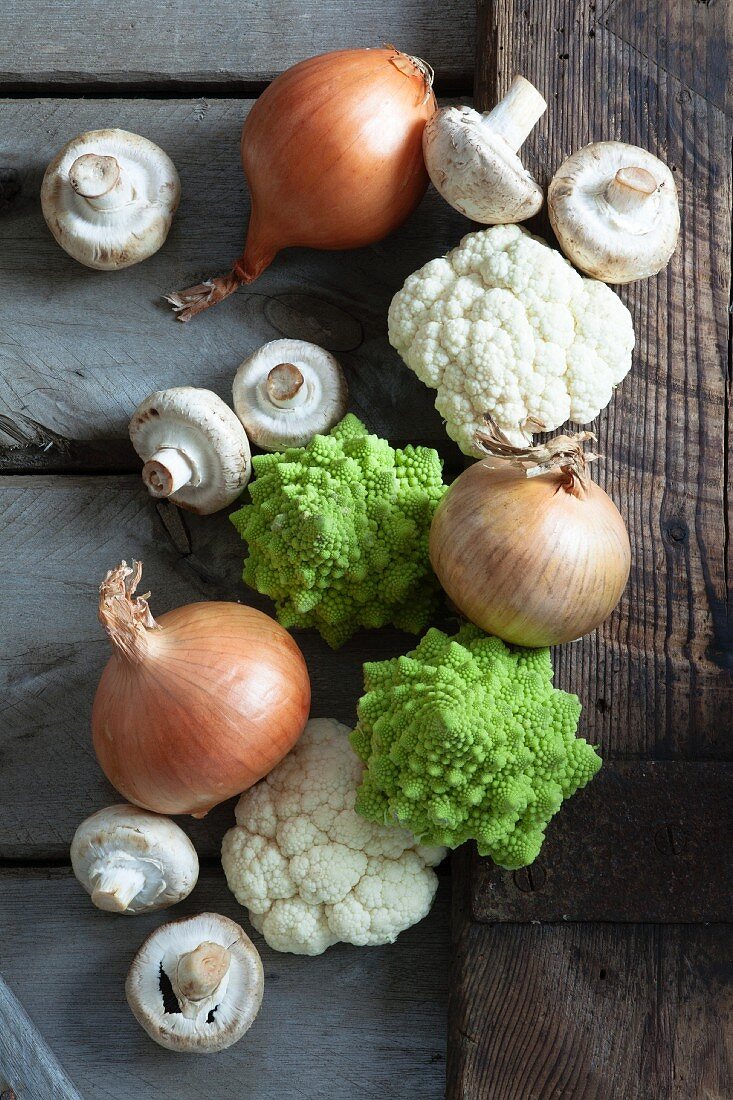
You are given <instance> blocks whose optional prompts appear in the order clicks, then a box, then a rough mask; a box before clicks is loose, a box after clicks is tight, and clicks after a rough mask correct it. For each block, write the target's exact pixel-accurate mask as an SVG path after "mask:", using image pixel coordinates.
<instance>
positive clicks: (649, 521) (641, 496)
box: [476, 0, 733, 759]
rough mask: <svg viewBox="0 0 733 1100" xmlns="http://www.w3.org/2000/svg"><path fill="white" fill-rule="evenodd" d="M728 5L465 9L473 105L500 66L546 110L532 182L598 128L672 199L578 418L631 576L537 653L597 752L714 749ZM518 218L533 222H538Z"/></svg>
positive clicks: (725, 402)
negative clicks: (640, 154)
mask: <svg viewBox="0 0 733 1100" xmlns="http://www.w3.org/2000/svg"><path fill="white" fill-rule="evenodd" d="M732 11H733V9H731V7H730V5H727V4H725V3H724V2H723V3H720V2H717V0H715V2H713V3H711V4H708V5H704V4H694V3H683V2H682V0H674V2H672V3H666V2H665V3H662V2H661V0H660V2H659V3H652V4H651V5H650V4H648V3H646V0H643V2H642V0H614V2H613V3H610V4H609V3H605V4H603V3H601V4H598V5H597V6H596V4H595V3H593V2H591V0H583V2H582V3H574V2H573V3H571V2H570V0H550V2H549V3H547V4H543V5H526V4H522V3H519V2H515V0H482V2H481V3H480V4H479V30H478V37H479V42H480V46H479V49H478V54H477V57H478V68H477V84H476V93H477V101H478V102H479V103H481V104H482V105H483V106H487V105H488V104H489V103H493V102H494V100H495V97H496V95H497V92H498V91H503V90H504V89H505V88H506V87H507V85H508V83H509V80H510V78H511V75H512V74H513V73H515V72H517V71H519V72H522V73H524V75H525V76H527V77H528V78H529V79H530V80H532V81H533V82H534V83H535V84H536V85H537V87H538V88H539V89H540V90H541V91H542V93H543V94H544V95H545V97H546V99H547V101H548V103H549V105H550V106H549V109H548V111H547V113H546V114H545V116H544V117H543V118H542V119H541V120H540V122H539V124H538V126H537V128H536V130H535V131H534V132H533V134H532V135H531V136H530V138H529V140H528V142H527V144H526V146H525V147H524V149H523V158H524V160H525V163H526V164H527V165H528V167H529V168H530V169H531V170H532V171H533V172H535V173H536V174H537V176H538V178H539V179H540V180H541V181H542V182H543V183H546V182H547V181H548V179H549V178H550V176H551V175H552V174H553V173H554V171H555V170H556V169H557V167H558V166H559V164H560V163H561V161H562V159H563V157H565V156H566V155H567V154H569V153H570V152H572V151H573V150H574V149H577V148H579V147H580V146H582V145H584V144H586V143H587V142H589V141H592V140H600V139H603V138H616V139H620V140H623V141H629V142H632V143H634V144H638V145H641V146H644V147H645V148H648V149H651V151H652V152H654V153H657V154H658V155H659V156H661V157H662V158H663V159H664V160H665V161H666V162H667V163H668V164H669V165H670V167H671V169H672V171H673V173H674V175H675V179H676V181H677V186H678V189H679V194H680V201H681V208H682V235H681V240H680V244H679V246H678V249H677V252H676V253H675V255H674V257H673V259H672V262H671V264H670V266H669V267H668V268H667V270H666V271H664V272H662V274H660V275H659V276H657V277H656V278H653V279H648V280H643V281H641V282H638V283H632V284H630V285H629V286H627V287H622V288H621V289H620V291H619V293H620V295H621V297H622V298H623V300H624V301H625V302H626V304H627V305H628V306H629V309H630V310H631V313H632V316H633V318H634V325H635V329H636V334H637V350H636V352H635V354H634V365H633V367H632V370H631V373H630V374H629V375H628V377H627V378H626V380H625V381H624V382H623V383H622V385H621V386H620V387H619V389H618V390H617V392H616V394H615V396H614V399H613V401H612V402H611V404H610V406H609V407H608V409H606V410H605V411H604V412H603V413H602V414H601V415H600V417H599V418H598V422H597V426H596V427H597V431H598V437H599V450H600V451H601V453H602V454H603V455H604V460H603V462H601V463H598V467H597V470H596V471H595V476H596V477H597V478H598V479H599V481H600V482H601V484H602V485H603V486H604V488H606V489H607V491H608V492H609V493H610V494H611V496H612V497H613V499H614V500H615V501H616V503H617V504H618V506H619V508H620V510H621V512H622V514H623V515H624V517H625V519H626V521H627V523H628V526H629V531H630V535H631V543H632V558H633V565H632V573H631V579H630V582H629V586H628V588H627V591H626V593H625V595H624V597H623V599H622V602H621V605H620V607H619V609H618V611H617V612H616V613H615V614H614V615H613V616H612V617H611V619H610V620H609V621H608V622H607V623H606V624H605V626H604V627H603V628H602V629H601V630H599V631H597V632H595V633H594V634H592V635H590V636H589V637H587V638H585V639H584V640H583V641H581V642H576V643H574V644H572V645H569V646H565V647H563V648H562V649H560V650H558V652H557V653H556V658H555V659H556V666H557V669H558V672H559V681H560V683H561V685H562V686H563V687H565V688H567V689H568V690H571V691H575V692H577V693H578V694H579V695H580V696H581V701H582V702H583V704H584V708H585V714H584V719H583V723H584V730H585V731H586V735H587V736H589V738H590V739H591V740H593V741H595V742H598V743H599V744H600V745H601V747H602V750H603V751H604V752H605V753H609V752H610V753H611V754H612V755H613V756H615V757H655V756H656V757H688V758H691V759H694V758H696V757H698V756H701V757H706V756H708V754H710V752H711V751H713V752H714V753H715V755H724V754H725V753H728V754H730V749H731V742H730V738H729V737H728V730H729V728H730V726H731V725H732V724H733V676H732V673H733V625H732V624H731V618H730V611H731V602H732V601H731V583H732V582H733V570H732V569H731V545H730V539H729V537H728V532H729V529H730V520H731V498H730V469H729V464H728V456H729V453H730V448H731V437H730V410H731V375H730V367H729V363H730V338H729V331H728V326H729V313H728V305H729V299H730V255H731V208H732V204H733V198H732V184H731V160H730V148H731V140H732V138H733V124H732V122H731V117H730V115H729V114H726V113H725V111H724V110H723V109H722V105H723V104H724V102H727V103H728V106H730V101H729V99H726V97H729V94H730V80H729V79H728V64H729V60H728V54H729V52H730V47H729V42H730V38H729V37H727V35H728V33H729V32H728V27H727V23H728V22H729V19H730V14H731V12H732ZM609 27H613V28H615V30H611V29H609ZM616 31H618V32H619V34H620V33H621V32H622V31H623V34H624V37H623V38H622V37H619V34H617V33H616ZM626 39H627V40H628V41H627V40H626ZM683 61H684V64H683ZM691 72H694V73H695V74H696V75H695V80H694V82H693V83H694V87H693V86H692V85H691V84H689V83H688V82H687V81H688V80H689V77H690V73H691ZM532 227H533V228H534V229H535V230H536V231H539V232H542V233H543V234H544V235H547V234H548V228H547V223H546V220H545V219H544V218H540V219H539V221H537V222H536V223H534V224H533V226H532ZM728 758H730V755H729V757H728Z"/></svg>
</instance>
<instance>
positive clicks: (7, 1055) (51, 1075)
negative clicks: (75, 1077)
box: [0, 978, 82, 1100]
mask: <svg viewBox="0 0 733 1100" xmlns="http://www.w3.org/2000/svg"><path fill="white" fill-rule="evenodd" d="M6 1090H11V1096H12V1097H14V1100H40V1098H41V1097H43V1100H82V1098H81V1097H80V1095H79V1093H78V1092H77V1091H76V1088H75V1087H74V1085H73V1084H72V1083H71V1080H70V1079H69V1077H68V1075H67V1073H66V1071H65V1070H64V1069H62V1067H61V1066H60V1065H59V1063H58V1061H57V1060H56V1058H55V1057H54V1055H53V1054H52V1053H51V1050H50V1048H49V1046H48V1044H47V1043H46V1042H45V1040H44V1039H43V1038H42V1037H41V1035H40V1033H39V1032H38V1031H37V1030H36V1027H35V1025H34V1024H33V1021H32V1020H31V1019H30V1017H29V1016H28V1013H27V1012H26V1011H25V1009H24V1008H23V1006H22V1005H21V1003H20V1001H19V1000H18V998H17V997H16V996H15V995H14V994H13V992H12V991H11V990H10V989H9V988H8V986H7V985H6V984H5V982H4V981H3V979H2V978H0V1093H1V1098H0V1100H4V1098H5V1097H6V1095H7V1092H6ZM8 1100H11V1097H8Z"/></svg>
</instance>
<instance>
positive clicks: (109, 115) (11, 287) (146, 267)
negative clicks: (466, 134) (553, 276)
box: [0, 29, 469, 468]
mask: <svg viewBox="0 0 733 1100" xmlns="http://www.w3.org/2000/svg"><path fill="white" fill-rule="evenodd" d="M108 30H109V29H108ZM250 106H251V101H241V100H210V101H208V100H198V101H194V100H185V101H139V100H127V101H126V100H73V101H69V100H67V101H64V100H40V101H39V100H15V101H9V102H6V103H5V104H4V105H3V126H2V128H1V130H0V211H1V212H2V214H1V216H0V257H2V261H1V263H0V444H2V443H3V442H5V443H9V442H13V441H15V442H18V441H19V440H21V441H22V440H23V439H29V440H31V441H33V440H36V437H38V439H37V442H38V447H40V448H41V449H42V448H43V447H44V446H47V445H48V446H49V447H50V449H51V450H52V451H53V449H54V448H56V449H57V450H58V449H59V448H62V449H63V446H64V440H80V439H81V440H87V439H95V440H104V439H105V438H110V437H117V438H119V439H122V438H123V437H125V436H126V425H127V421H128V419H129V416H130V414H131V413H132V410H133V409H134V408H135V406H136V405H137V404H138V403H139V402H140V401H141V400H142V398H143V397H145V396H146V395H147V394H148V393H149V392H150V391H151V390H153V389H157V388H160V387H165V386H173V385H183V384H187V385H200V386H206V387H208V388H210V389H214V390H216V391H217V392H218V393H219V394H221V396H223V397H225V398H231V382H232V378H233V376H234V372H235V371H236V368H237V366H238V365H239V363H240V362H241V360H242V359H243V358H244V357H245V356H246V355H247V354H249V353H250V352H251V351H252V350H253V349H254V348H256V347H258V346H259V345H260V344H261V343H264V342H265V341H266V340H271V339H274V338H276V337H279V336H281V335H294V336H296V335H302V336H304V337H306V338H310V339H312V340H316V341H318V342H320V343H322V344H324V345H325V346H326V347H329V348H331V349H333V350H334V351H335V353H336V354H337V355H338V356H339V358H340V359H341V361H342V363H343V365H344V368H345V370H346V372H347V375H348V379H349V384H350V387H351V407H352V409H353V411H354V412H356V413H357V414H358V415H360V416H362V417H363V418H364V419H365V420H366V421H367V422H368V424H369V425H370V427H372V428H373V429H374V430H376V431H379V432H381V433H383V434H387V435H391V436H392V437H393V438H400V439H406V438H409V437H411V436H412V437H419V438H422V439H434V440H440V441H441V442H444V441H445V438H446V437H445V433H444V431H443V428H442V425H441V422H440V418H439V417H438V415H437V413H436V412H435V409H434V407H433V400H434V394H433V392H432V391H431V390H428V389H427V388H426V387H425V386H423V385H422V384H421V383H420V382H419V381H418V379H417V378H416V377H415V376H414V375H413V374H412V372H411V371H409V370H408V369H407V368H406V367H405V366H404V365H403V364H402V362H401V360H400V359H399V356H398V355H397V353H396V352H394V351H393V350H392V349H391V348H390V347H389V345H388V342H387V338H386V332H387V308H388V306H389V302H390V300H391V297H392V295H393V294H394V292H395V291H396V290H397V289H398V288H399V287H400V286H401V284H402V282H403V280H404V278H405V277H406V276H407V275H408V274H409V273H410V272H411V271H413V270H414V269H415V268H416V267H418V266H420V265H421V264H422V263H424V262H425V261H426V260H428V259H430V258H431V257H433V256H435V255H439V254H440V253H441V252H443V251H445V250H446V249H447V248H449V247H451V246H452V245H453V244H454V243H456V242H457V240H458V239H459V238H460V236H461V235H462V233H464V232H465V231H466V230H467V228H468V227H469V223H468V222H467V221H466V220H465V219H464V218H462V217H461V216H460V215H458V214H456V213H455V212H453V211H452V210H451V209H450V208H449V207H448V206H447V205H446V204H445V203H444V202H443V201H442V199H440V198H439V197H438V196H437V195H436V194H435V192H432V191H431V192H430V193H429V194H428V195H427V197H426V198H425V200H424V201H423V203H422V205H421V206H420V208H419V209H418V211H417V212H416V213H415V214H414V215H413V217H412V218H411V219H410V221H409V222H408V223H407V224H406V225H405V226H404V227H403V228H402V229H401V230H400V231H399V232H398V233H397V234H395V235H394V236H393V237H392V238H390V239H389V240H387V241H385V242H383V243H381V244H378V245H375V246H374V247H373V248H368V249H362V250H360V251H358V252H349V253H317V252H312V251H306V250H291V251H289V252H287V253H284V254H282V255H281V256H280V257H279V258H278V259H277V260H276V261H275V262H274V263H273V265H272V267H271V269H270V270H269V271H268V272H266V273H265V274H264V275H263V276H262V277H261V278H260V279H259V280H258V281H257V282H256V283H255V284H254V286H253V287H252V288H251V289H250V290H248V291H245V290H242V291H239V292H238V293H237V294H236V295H235V296H234V298H233V299H231V300H230V301H228V302H225V303H222V304H221V305H219V306H218V307H216V308H215V309H212V310H211V311H209V312H208V313H206V314H203V315H202V316H200V317H197V318H196V319H195V321H194V322H192V323H190V324H188V325H182V324H180V323H177V322H176V321H175V320H174V318H173V314H172V312H171V310H170V308H169V307H168V306H167V305H166V304H165V303H164V302H163V301H162V299H161V295H162V294H163V293H164V292H166V291H170V290H174V289H176V288H180V287H183V286H188V285H190V284H191V283H194V282H196V281H198V280H199V279H201V278H204V277H207V276H210V275H212V274H218V273H220V272H222V271H225V270H228V268H229V266H230V265H231V263H232V262H233V260H234V259H235V258H236V257H237V256H238V255H239V253H240V251H241V247H242V244H243V240H244V232H245V227H246V223H247V212H248V197H247V189H246V186H245V183H244V179H243V176H242V172H241V168H240V164H239V132H240V128H241V124H242V120H243V118H244V116H245V114H246V112H247V110H248V109H249V107H250ZM100 126H121V127H124V128H126V129H130V130H135V131H139V132H140V133H143V134H145V135H146V136H148V137H150V138H152V139H153V140H154V141H156V142H158V143H159V144H160V145H162V147H163V148H164V149H166V150H167V151H168V152H169V153H170V154H171V155H172V156H173V158H174V160H175V161H176V164H177V166H178V168H179V171H180V174H181V180H182V190H183V195H182V201H181V207H180V210H179V212H178V215H177V217H176V220H175V221H174V224H173V228H172V231H171V234H170V236H169V238H168V241H167V242H166V244H165V245H164V247H163V248H162V249H161V251H160V252H158V253H157V254H156V255H155V256H154V257H152V258H151V259H149V260H147V261H146V262H144V263H142V264H139V265H137V266H135V267H133V268H129V269H127V270H125V271H120V272H114V273H108V272H101V273H100V272H92V271H90V270H88V269H87V268H84V267H82V266H80V265H79V264H77V263H76V262H75V261H73V260H72V259H70V258H69V257H68V256H67V255H66V254H65V253H64V252H63V251H62V250H61V249H60V248H59V247H58V246H57V245H56V243H55V241H54V240H53V238H52V237H51V234H50V233H49V231H48V229H47V228H46V225H45V223H44V221H43V218H42V215H41V210H40V203H39V188H40V183H41V178H42V176H43V172H44V170H45V166H46V164H47V163H48V161H49V160H50V159H51V157H52V156H53V154H54V153H55V152H56V150H57V149H58V148H59V147H60V146H61V145H62V144H63V143H64V142H65V141H66V140H68V139H69V138H70V137H72V136H73V135H74V134H76V133H78V132H80V131H82V130H86V129H94V128H97V127H100ZM3 195H4V196H5V197H4V200H3ZM2 417H7V418H8V419H7V420H6V421H5V422H4V423H5V432H4V433H3V420H2V419H1V418H2ZM38 425H40V426H41V430H40V435H39V428H38ZM49 432H50V433H56V435H57V436H60V437H62V438H61V440H58V439H56V440H54V436H53V434H51V435H49V434H48V433H49ZM109 453H110V466H111V467H113V466H114V463H115V461H118V460H119V458H120V451H119V447H115V448H111V449H110V452H109ZM123 453H124V452H123ZM103 461H104V459H103V455H101V456H100V455H98V456H97V459H96V462H95V464H96V465H97V468H99V466H100V465H103ZM126 461H127V463H128V466H127V468H129V456H128V458H127V460H126Z"/></svg>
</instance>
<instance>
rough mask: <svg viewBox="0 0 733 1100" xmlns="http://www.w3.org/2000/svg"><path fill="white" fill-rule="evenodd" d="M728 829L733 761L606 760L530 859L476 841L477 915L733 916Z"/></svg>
mask: <svg viewBox="0 0 733 1100" xmlns="http://www.w3.org/2000/svg"><path fill="white" fill-rule="evenodd" d="M731 834H733V765H731V764H721V763H714V764H694V763H691V762H689V761H685V762H684V763H679V762H672V761H662V762H652V761H647V762H645V763H637V762H633V763H621V764H619V763H611V762H608V763H606V764H605V765H604V766H603V768H602V769H601V771H600V773H599V775H598V776H597V778H596V779H594V780H593V782H592V783H591V784H590V785H589V787H587V788H586V790H584V791H583V792H581V793H579V794H577V795H575V796H574V797H573V798H572V799H570V801H569V802H567V803H566V804H565V805H564V806H563V809H562V812H561V813H559V814H558V815H557V817H556V818H555V820H554V821H553V822H552V823H551V825H550V827H549V829H548V830H547V840H546V841H545V843H544V845H543V846H542V851H541V852H540V855H539V857H538V858H537V859H536V860H535V862H534V863H533V864H532V865H531V866H530V867H526V868H523V869H522V870H519V871H504V870H502V869H501V868H498V867H496V866H495V865H494V864H493V863H492V862H491V860H488V859H480V858H479V857H478V855H476V853H475V849H473V850H472V858H471V860H470V864H469V871H468V873H469V877H470V882H471V890H470V898H471V919H472V920H474V921H484V922H493V921H497V920H502V921H519V922H525V921H526V922H529V921H594V920H597V921H625V922H668V923H684V922H690V923H694V922H696V921H701V922H702V921H722V922H724V921H733V859H731V857H730V856H729V854H728V848H729V846H730V836H731ZM716 853H721V857H720V858H716V855H715V854H716ZM713 859H714V860H715V873H711V860H713Z"/></svg>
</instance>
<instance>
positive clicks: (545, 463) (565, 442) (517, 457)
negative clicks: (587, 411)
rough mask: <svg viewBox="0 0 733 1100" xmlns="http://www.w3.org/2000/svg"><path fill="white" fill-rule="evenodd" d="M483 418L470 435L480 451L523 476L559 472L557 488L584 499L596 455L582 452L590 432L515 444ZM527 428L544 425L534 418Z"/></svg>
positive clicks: (537, 475) (491, 422)
mask: <svg viewBox="0 0 733 1100" xmlns="http://www.w3.org/2000/svg"><path fill="white" fill-rule="evenodd" d="M484 421H485V424H486V427H485V428H483V429H479V430H478V431H477V432H476V434H475V436H474V443H475V445H476V447H477V449H478V450H479V451H481V453H482V454H484V455H486V456H487V457H488V458H491V459H494V460H497V461H498V462H500V463H506V464H507V465H508V466H511V467H512V468H514V469H516V470H521V471H522V473H523V474H524V476H525V477H539V476H541V475H542V474H555V475H556V476H557V475H558V474H559V475H560V479H561V480H560V484H559V485H558V491H559V490H561V489H562V490H563V491H564V492H566V493H568V494H569V495H570V496H574V497H576V498H577V499H578V500H584V499H585V497H586V496H587V494H588V486H589V484H590V473H589V470H588V464H589V463H590V462H593V461H595V459H597V458H598V455H597V454H594V453H593V452H592V451H584V450H583V444H584V443H585V442H587V441H588V440H593V439H595V435H594V434H593V432H576V433H575V435H556V436H555V437H554V438H553V439H548V440H547V442H546V443H536V444H532V443H528V444H527V446H526V447H517V446H515V444H514V443H512V442H511V440H510V439H509V437H508V436H507V435H506V433H505V432H503V431H502V429H501V428H500V427H499V426H498V424H496V422H495V421H494V420H493V419H492V418H491V417H490V416H486V417H484ZM528 427H529V428H531V430H532V431H537V432H541V431H543V430H544V425H543V424H540V423H539V422H538V421H531V422H530V424H529V425H528Z"/></svg>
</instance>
